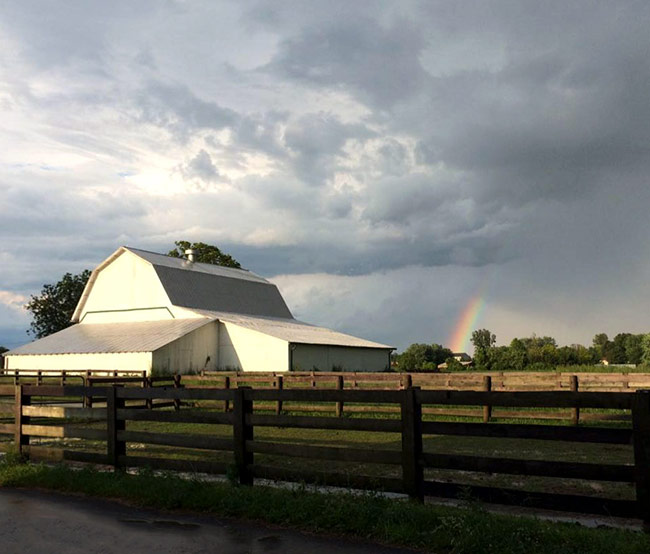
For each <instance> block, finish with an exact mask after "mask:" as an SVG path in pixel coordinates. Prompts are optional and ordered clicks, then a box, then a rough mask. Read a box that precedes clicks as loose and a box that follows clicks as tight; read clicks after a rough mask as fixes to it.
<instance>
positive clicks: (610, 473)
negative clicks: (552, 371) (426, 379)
mask: <svg viewBox="0 0 650 554" xmlns="http://www.w3.org/2000/svg"><path fill="white" fill-rule="evenodd" d="M0 395H13V396H14V398H15V403H14V405H12V406H11V413H12V414H13V415H14V418H15V419H14V422H13V423H2V424H0V433H9V434H12V435H13V436H14V443H15V445H16V447H17V448H18V449H19V450H20V451H21V452H22V453H23V454H24V455H26V456H28V457H29V458H31V459H34V460H48V461H57V460H74V461H80V462H91V463H96V464H108V465H111V466H114V467H115V468H126V467H143V466H146V467H151V468H160V469H172V470H184V471H199V472H209V473H218V474H225V473H229V474H231V475H236V476H237V479H238V480H239V482H240V483H242V484H248V485H250V484H253V483H254V481H255V480H256V479H259V478H263V479H277V480H283V481H293V482H304V483H314V484H318V485H334V486H343V487H351V488H359V489H371V490H379V491H390V492H399V493H405V494H408V495H409V496H410V497H412V498H414V499H418V500H421V499H422V498H423V497H424V496H425V495H430V496H436V497H448V498H458V497H462V496H466V495H469V496H470V497H472V498H476V499H479V500H483V501H486V502H491V503H501V504H511V505H518V506H529V507H535V508H547V509H554V510H565V511H572V512H581V513H593V514H606V515H612V516H623V517H635V518H641V519H642V520H643V521H644V522H645V523H646V525H650V391H638V392H635V393H592V392H575V391H562V392H549V391H546V392H499V391H490V392H485V391H448V390H421V389H419V388H415V387H408V388H406V389H403V390H399V391H397V390H395V391H387V390H339V389H330V390H326V389H309V390H304V389H288V388H280V389H277V388H276V389H267V390H263V389H261V390H260V389H250V388H245V387H242V388H237V389H233V388H230V389H199V388H174V387H145V388H139V387H125V386H110V387H109V386H93V387H84V386H65V387H62V386H47V385H41V386H35V385H18V386H16V387H13V386H0ZM88 395H93V396H95V397H101V398H102V399H105V402H106V404H105V407H101V408H99V407H92V408H88V407H82V408H72V407H65V406H63V407H62V406H44V405H37V404H36V403H35V400H36V399H37V398H39V397H41V398H42V397H49V398H64V397H83V396H88ZM142 401H145V402H146V401H150V402H153V401H162V402H171V403H173V404H175V405H176V406H177V407H178V406H179V405H180V403H181V402H183V403H187V404H184V405H183V407H182V409H180V410H158V411H154V410H143V409H141V408H135V407H131V406H130V405H129V404H130V403H133V402H142ZM195 402H203V403H204V405H203V406H202V407H200V408H197V407H194V406H193V405H192V404H191V403H195ZM217 402H220V403H223V402H227V403H228V404H229V406H230V407H231V408H232V410H231V411H227V412H224V411H223V408H221V407H220V408H219V409H217V404H216V403H217ZM293 403H310V404H312V405H318V406H320V407H321V409H324V407H326V406H329V407H330V408H329V409H332V407H335V409H338V408H336V407H337V406H341V407H342V406H344V405H346V406H347V405H349V404H372V405H374V406H376V407H382V406H384V407H386V406H393V407H395V408H396V409H397V410H398V412H399V417H393V418H391V417H387V418H372V417H358V418H342V417H332V416H331V415H322V416H313V415H310V416H305V415H295V414H294V412H293V411H292V408H291V407H290V406H291V405H292V404H293ZM269 404H271V405H273V406H275V410H268V405H269ZM207 405H210V406H212V408H209V407H206V406H207ZM6 406H9V404H7V405H6ZM260 406H264V407H266V409H265V410H264V411H260V410H259V408H260ZM429 406H438V407H440V406H499V407H506V408H521V407H527V408H537V409H539V408H561V409H571V410H575V409H586V408H596V409H601V410H606V409H608V410H627V411H629V412H630V413H631V417H632V427H631V428H607V427H586V426H581V427H578V426H566V425H547V424H531V423H527V424H522V423H517V424H514V423H512V424H508V423H480V422H457V421H432V420H427V419H426V418H423V415H422V414H423V410H424V408H426V407H429ZM254 407H255V408H256V410H254ZM481 409H482V408H481ZM1 410H4V412H2V411H1ZM289 410H290V411H289ZM287 411H289V412H288V413H287ZM7 412H8V409H7V407H5V408H2V405H0V415H1V414H3V413H4V415H5V416H6V415H7ZM71 420H72V421H71ZM80 421H82V422H88V421H95V422H102V423H103V425H102V427H101V428H93V427H90V426H88V425H84V424H81V423H79V422H80ZM135 421H147V422H159V423H177V424H182V423H185V424H204V425H208V426H210V425H226V426H228V427H229V428H230V432H229V436H228V437H227V438H224V436H214V435H212V434H210V433H196V432H191V433H180V432H160V431H159V432H151V431H146V430H137V431H136V430H130V429H128V426H127V424H128V422H135ZM263 427H276V428H282V429H317V430H336V431H364V432H366V433H375V432H376V433H394V434H396V435H397V436H401V441H400V444H401V447H400V448H399V449H396V450H390V449H388V448H383V449H382V448H380V449H377V448H367V447H366V448H360V447H339V446H323V445H320V444H307V443H301V444H295V443H287V442H278V441H269V440H261V439H258V438H256V429H260V428H263ZM431 435H436V436H444V435H455V436H464V437H493V438H499V439H502V438H517V439H532V440H537V441H553V443H554V444H556V445H557V449H558V451H560V450H564V449H570V448H571V443H596V444H604V445H629V446H631V447H632V448H633V460H634V461H633V463H630V464H623V463H621V464H605V463H583V462H567V461H542V460H538V459H535V460H532V459H518V458H499V457H486V456H484V455H483V454H484V453H483V452H480V451H477V452H473V453H472V454H471V455H459V454H445V453H440V452H438V453H434V452H427V451H426V450H425V449H424V448H423V438H426V437H428V436H431ZM35 438H50V439H66V440H68V439H81V441H79V444H80V445H82V446H83V445H86V446H83V448H72V447H70V446H66V447H64V448H61V447H56V446H45V445H43V444H38V443H36V442H35V440H34V439H35ZM136 444H138V445H142V444H145V445H161V446H169V447H177V449H198V450H200V451H202V452H206V451H207V452H217V451H225V452H229V453H231V454H232V461H231V462H228V461H221V460H210V458H209V456H208V457H207V459H206V457H203V458H202V459H196V458H191V457H187V458H183V459H179V458H178V457H170V456H164V455H159V456H153V455H148V456H144V455H139V454H138V450H137V449H135V448H133V446H135V445H136ZM87 445H91V446H87ZM130 446H131V447H130ZM258 455H271V456H280V457H290V458H302V459H305V460H310V459H311V460H319V461H323V460H325V461H331V462H351V463H357V464H358V463H362V464H385V465H388V466H394V467H395V468H396V469H399V470H400V471H399V472H398V475H400V476H399V477H387V476H373V475H362V474H359V473H358V471H356V470H355V471H354V472H345V471H322V470H311V469H307V468H300V467H296V466H295V465H293V466H289V467H287V466H286V465H285V466H277V465H275V466H274V465H270V464H264V463H259V460H258V458H257V456H258ZM428 469H435V470H441V469H442V470H448V471H450V472H453V474H454V475H456V474H457V472H478V473H489V474H505V475H520V476H521V475H523V476H537V477H544V478H553V479H557V480H562V479H567V478H568V479H579V480H587V481H592V480H593V481H603V482H615V483H631V484H632V485H633V486H634V488H635V491H636V499H635V500H631V499H630V500H622V499H620V498H609V497H604V496H603V497H601V496H591V495H576V494H555V493H550V492H529V491H523V490H519V489H515V488H504V487H497V486H495V487H490V486H476V485H467V484H465V483H462V482H459V480H458V479H456V480H454V479H451V480H449V481H447V480H442V479H437V480H436V479H434V478H431V477H430V476H429V477H427V470H428Z"/></svg>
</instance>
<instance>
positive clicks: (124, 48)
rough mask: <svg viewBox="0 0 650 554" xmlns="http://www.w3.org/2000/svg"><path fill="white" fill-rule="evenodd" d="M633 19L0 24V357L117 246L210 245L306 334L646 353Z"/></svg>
mask: <svg viewBox="0 0 650 554" xmlns="http://www.w3.org/2000/svg"><path fill="white" fill-rule="evenodd" d="M648 29H650V3H649V2H647V0H644V1H639V2H633V1H617V2H610V1H602V2H596V1H593V2H581V1H573V0H569V1H567V0H562V1H558V2H552V1H547V2H539V1H537V0H535V1H530V2H526V1H523V0H512V1H490V2H485V1H484V0H479V1H476V2H471V1H464V2H449V1H440V2H436V1H431V0H427V1H423V2H411V1H406V0H400V1H399V2H395V1H388V2H373V1H369V0H365V1H359V2H350V0H345V1H343V2H335V1H331V0H330V1H327V2H316V1H309V2H307V1H301V2H290V1H283V2H252V1H250V2H249V1H238V2H216V1H214V0H210V1H205V2H199V1H171V0H170V1H151V2H148V1H144V0H143V1H139V2H133V1H124V2H122V1H111V2H99V1H95V2H90V1H86V0H79V1H68V2H64V3H61V2H50V1H47V2H46V1H42V2H37V1H33V2H22V1H18V0H15V1H11V0H9V1H6V2H3V3H2V4H1V5H0V75H1V76H2V78H1V79H0V117H1V121H2V123H1V124H0V195H1V196H0V198H1V203H0V207H1V210H2V215H1V216H0V232H1V234H2V239H3V240H2V241H1V243H0V345H2V344H4V345H5V346H8V347H14V346H17V345H18V344H21V343H24V342H26V341H27V340H29V337H28V336H27V335H26V334H25V329H26V328H27V327H28V325H29V316H28V314H27V313H26V312H25V311H24V310H23V309H22V306H23V305H24V303H25V301H26V300H27V299H28V298H29V295H30V294H35V293H38V292H39V291H40V290H41V288H42V286H43V284H44V283H51V282H55V281H57V280H58V279H59V278H60V277H61V275H62V274H63V273H65V272H66V271H70V272H75V273H76V272H78V271H81V270H82V269H85V268H92V267H94V266H95V265H97V264H98V263H99V262H100V261H101V260H103V259H104V258H106V257H107V256H108V255H110V254H111V253H112V252H113V251H114V250H115V249H116V248H117V247H118V246H120V245H123V244H124V245H129V246H134V247H139V248H145V249H150V250H154V251H158V252H166V251H168V250H169V249H170V248H171V247H172V246H173V242H174V240H178V239H188V240H198V241H204V242H208V243H213V244H216V245H218V246H219V247H221V248H222V249H224V250H226V251H227V252H229V253H231V254H232V255H233V256H235V258H237V259H238V260H239V261H240V262H241V263H242V265H243V266H244V267H246V268H249V269H251V270H253V271H255V272H256V273H258V274H260V275H263V276H265V277H267V278H270V279H271V280H272V281H273V282H274V283H276V284H278V286H279V287H280V290H281V291H282V293H283V295H284V297H285V299H286V301H287V303H288V305H289V307H290V309H291V310H292V311H293V313H294V315H295V316H296V317H297V318H299V319H302V320H305V321H308V322H311V323H316V324H320V325H324V326H328V327H333V328H336V329H338V330H341V331H345V332H349V333H352V334H355V335H359V336H362V337H364V338H368V339H372V340H376V341H380V342H384V343H388V344H392V345H394V346H397V347H399V348H400V349H401V348H404V347H405V346H407V345H408V344H410V343H411V342H416V341H418V342H439V343H445V344H448V343H449V339H450V336H451V334H452V332H453V330H454V327H455V326H456V324H457V321H458V319H459V317H460V315H461V313H462V311H463V310H464V309H465V307H466V305H467V303H468V301H470V300H471V299H472V298H475V297H477V296H479V295H480V296H481V297H482V298H483V299H484V300H485V306H484V309H483V311H482V314H481V316H480V317H479V319H478V321H477V322H476V325H477V326H478V327H487V328H489V329H491V330H492V331H493V332H494V333H496V335H497V340H498V342H499V343H507V342H509V341H510V339H511V338H513V337H514V336H528V335H530V334H532V333H537V334H538V335H552V336H554V337H556V338H557V339H558V341H559V342H560V343H561V344H569V343H573V342H581V343H584V344H590V343H591V338H592V337H593V335H594V334H595V333H596V332H601V331H604V332H607V333H609V334H610V335H613V334H616V333H617V332H621V331H629V332H647V331H650V311H649V310H648V306H649V305H650V285H649V283H650V217H649V212H650V186H649V185H650V107H649V103H650V32H648Z"/></svg>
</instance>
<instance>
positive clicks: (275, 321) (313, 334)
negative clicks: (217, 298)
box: [197, 310, 394, 350]
mask: <svg viewBox="0 0 650 554" xmlns="http://www.w3.org/2000/svg"><path fill="white" fill-rule="evenodd" d="M197 312H198V313H200V314H203V315H205V316H209V317H215V318H217V319H219V320H220V321H223V322H226V323H233V324H235V325H238V326H240V327H245V328H247V329H252V330H255V331H259V332H260V333H264V334H266V335H270V336H272V337H276V338H279V339H282V340H286V341H287V342H290V343H294V344H321V345H329V346H351V347H358V348H384V349H389V350H393V349H394V347H392V346H388V345H387V344H381V343H378V342H373V341H369V340H365V339H361V338H359V337H355V336H352V335H347V334H345V333H339V332H338V331H333V330H332V329H327V328H326V327H317V326H316V325H310V324H309V323H304V322H302V321H298V320H297V319H289V318H274V317H255V316H246V315H240V314H234V313H224V312H215V311H205V310H197Z"/></svg>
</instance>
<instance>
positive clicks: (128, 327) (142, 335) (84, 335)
mask: <svg viewBox="0 0 650 554" xmlns="http://www.w3.org/2000/svg"><path fill="white" fill-rule="evenodd" d="M211 321H213V320H212V319H209V318H194V319H167V320H162V321H134V322H124V323H78V324H76V325H72V326H71V327H68V328H67V329H64V330H63V331H59V332H58V333H54V334H53V335H49V336H47V337H44V338H42V339H39V340H37V341H34V342H31V343H29V344H26V345H24V346H21V347H19V348H15V349H14V350H10V351H9V352H6V353H5V356H24V355H37V354H91V353H118V352H153V351H154V350H157V349H158V348H161V347H163V346H165V345H166V344H169V343H170V342H172V341H175V340H176V339H179V338H181V337H183V336H185V335H187V334H188V333H190V332H192V331H194V330H195V329H198V328H199V327H202V326H203V325H207V324H208V323H210V322H211Z"/></svg>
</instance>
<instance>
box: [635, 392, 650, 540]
mask: <svg viewBox="0 0 650 554" xmlns="http://www.w3.org/2000/svg"><path fill="white" fill-rule="evenodd" d="M632 435H633V440H634V473H635V482H636V483H635V484H636V504H637V516H638V517H639V518H640V519H642V520H643V530H644V531H645V532H646V533H650V390H637V391H636V392H635V393H634V400H633V401H632Z"/></svg>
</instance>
